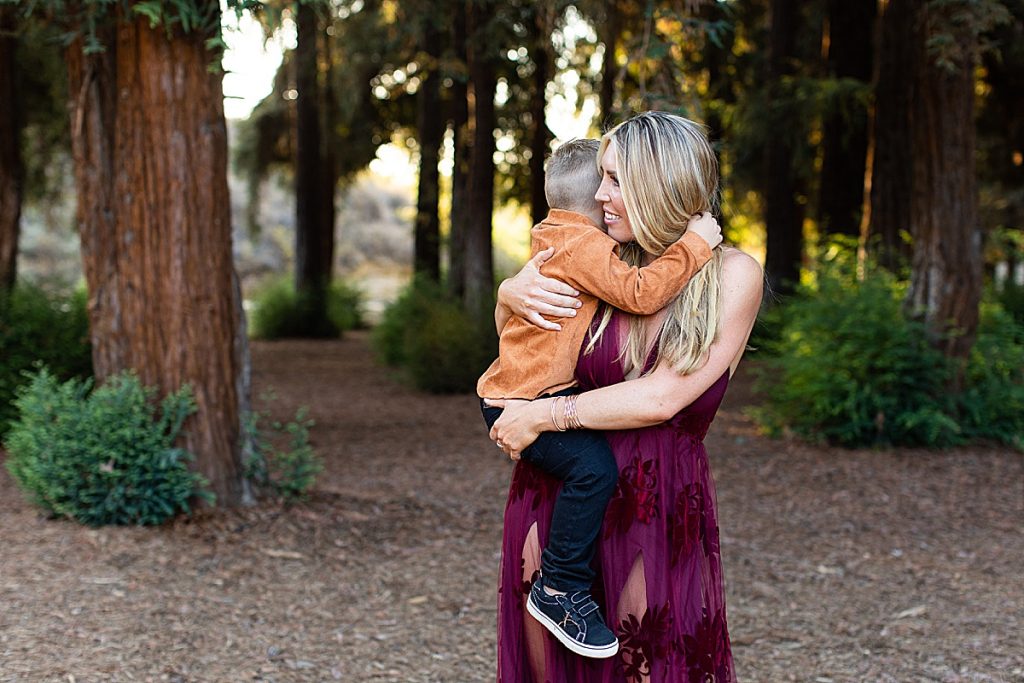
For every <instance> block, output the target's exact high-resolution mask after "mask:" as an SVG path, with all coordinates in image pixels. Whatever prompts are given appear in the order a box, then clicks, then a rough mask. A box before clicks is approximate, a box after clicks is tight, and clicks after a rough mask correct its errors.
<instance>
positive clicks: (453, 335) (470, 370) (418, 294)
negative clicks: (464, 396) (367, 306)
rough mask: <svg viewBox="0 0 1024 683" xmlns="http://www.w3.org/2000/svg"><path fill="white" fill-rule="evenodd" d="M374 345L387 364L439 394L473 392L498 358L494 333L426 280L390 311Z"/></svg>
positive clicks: (407, 291)
mask: <svg viewBox="0 0 1024 683" xmlns="http://www.w3.org/2000/svg"><path fill="white" fill-rule="evenodd" d="M490 322H491V321H490V320H488V321H487V323H490ZM373 345H374V349H375V350H376V352H377V355H378V357H379V358H380V360H381V361H382V362H383V363H385V364H386V365H388V366H391V367H400V368H403V369H404V370H405V372H406V373H407V375H408V377H409V379H410V381H411V382H412V383H413V385H414V386H416V387H417V388H419V389H422V390H424V391H429V392H432V393H438V394H450V393H461V392H468V391H473V389H474V388H475V387H476V381H477V378H479V376H480V374H481V373H482V372H483V371H484V370H485V369H486V368H487V366H488V364H490V362H491V360H493V358H494V356H495V355H496V354H497V345H496V336H495V334H494V332H493V331H492V330H491V329H489V328H488V329H482V328H481V327H480V326H479V325H478V324H477V323H476V322H474V321H473V319H472V318H471V317H470V316H469V315H468V314H466V312H465V311H464V310H463V309H462V307H461V306H460V305H459V304H458V303H456V302H455V301H453V300H452V299H451V298H450V297H449V296H448V295H447V294H446V293H445V292H444V290H443V289H442V288H441V287H440V286H439V285H437V284H434V283H430V282H426V281H421V280H416V281H414V282H413V283H412V284H411V285H410V286H409V287H407V288H406V289H405V291H404V292H403V293H402V295H401V296H400V297H399V298H398V299H397V300H396V301H395V303H393V304H392V305H391V306H389V307H388V308H387V310H385V311H384V315H383V316H382V318H381V322H380V324H379V325H378V326H377V327H376V328H375V329H374V333H373Z"/></svg>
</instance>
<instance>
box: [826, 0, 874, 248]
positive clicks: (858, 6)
mask: <svg viewBox="0 0 1024 683" xmlns="http://www.w3.org/2000/svg"><path fill="white" fill-rule="evenodd" d="M876 5H877V0H829V3H828V12H829V50H828V72H829V76H830V77H831V78H837V79H839V78H843V79H855V80H858V81H862V82H863V83H864V84H865V85H866V84H868V83H869V82H870V81H871V57H872V36H873V33H874V23H875V7H876ZM823 129H824V130H823V136H822V148H823V155H822V164H821V186H820V189H819V194H818V225H819V226H820V229H821V231H822V232H823V233H833V234H842V235H851V236H855V237H856V236H858V235H859V234H860V222H861V210H862V207H863V205H864V165H865V160H866V159H867V150H868V112H867V106H866V105H865V104H862V103H861V102H859V101H856V100H854V99H852V98H848V99H846V100H845V101H843V102H842V103H840V107H839V108H838V109H837V110H835V111H833V112H832V113H831V114H830V115H829V116H828V117H827V118H826V120H825V122H824V126H823Z"/></svg>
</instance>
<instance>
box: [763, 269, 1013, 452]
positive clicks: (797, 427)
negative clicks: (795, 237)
mask: <svg viewBox="0 0 1024 683" xmlns="http://www.w3.org/2000/svg"><path fill="white" fill-rule="evenodd" d="M869 272H870V275H869V276H868V277H867V278H865V279H864V280H863V281H858V280H857V278H856V276H855V270H854V263H853V256H852V254H849V253H846V252H841V251H840V252H833V253H832V254H831V258H830V259H828V260H825V261H823V262H822V263H821V264H820V266H819V269H818V272H817V274H816V285H815V286H813V287H812V286H805V287H803V288H802V289H801V291H800V292H799V293H798V296H796V297H794V298H793V299H792V300H791V301H790V302H788V303H787V304H785V306H783V309H784V310H782V311H781V312H780V313H778V314H777V315H778V316H779V317H778V319H779V320H781V321H782V322H781V327H780V334H779V339H778V341H777V342H775V343H773V344H772V346H771V348H770V349H769V351H770V353H771V356H770V357H769V358H767V359H766V360H765V362H764V365H763V366H762V367H761V371H760V373H759V380H758V384H759V389H761V390H762V391H763V392H764V395H765V396H769V397H770V399H769V400H767V401H766V402H765V403H764V404H763V405H762V406H760V407H759V408H758V409H757V410H755V416H756V418H757V419H758V421H759V422H760V423H761V424H762V426H764V427H766V428H767V429H768V431H769V432H770V433H776V434H777V433H779V432H781V431H783V430H787V429H788V430H791V431H793V432H795V433H796V434H798V435H800V436H803V437H805V438H810V439H812V440H815V441H824V442H828V443H832V444H838V445H842V446H849V447H858V446H874V445H899V446H929V447H946V446H951V445H955V444H959V443H964V442H965V441H967V440H971V439H979V438H984V439H996V440H998V441H1001V442H1003V443H1007V444H1014V445H1017V446H1018V447H1019V446H1020V444H1021V437H1022V435H1024V385H1022V383H1021V382H1022V373H1024V369H1022V367H1024V336H1022V333H1021V330H1020V327H1019V326H1016V325H1015V324H1014V323H1013V320H1012V319H1011V318H1010V316H1008V315H1007V314H1006V313H1004V312H1002V311H1001V310H1000V309H999V308H998V307H997V306H986V307H985V315H984V324H983V325H982V327H981V329H980V330H979V335H978V340H977V342H976V345H975V348H974V351H973V354H972V357H971V360H970V362H969V364H968V366H967V372H966V374H965V381H964V387H965V388H964V390H963V391H962V392H961V393H960V394H959V395H952V394H950V393H949V389H948V388H949V385H950V379H951V378H952V376H953V375H952V373H953V371H954V368H953V365H952V363H951V362H950V361H949V360H948V359H947V358H946V357H945V356H943V355H942V354H941V353H939V352H938V351H937V350H936V349H934V348H933V347H932V346H931V345H930V344H929V343H928V336H927V334H926V331H925V328H924V325H923V323H921V322H920V321H917V320H912V319H909V318H908V317H907V316H906V315H905V313H904V311H903V300H904V297H905V294H906V283H904V282H900V281H898V280H897V279H896V278H895V277H893V276H892V275H891V274H889V273H887V272H886V271H884V270H881V269H876V268H869Z"/></svg>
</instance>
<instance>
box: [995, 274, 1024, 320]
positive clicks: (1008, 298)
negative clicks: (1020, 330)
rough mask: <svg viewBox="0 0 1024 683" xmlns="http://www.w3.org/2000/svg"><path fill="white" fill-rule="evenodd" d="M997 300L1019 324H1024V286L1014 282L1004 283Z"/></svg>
mask: <svg viewBox="0 0 1024 683" xmlns="http://www.w3.org/2000/svg"><path fill="white" fill-rule="evenodd" d="M997 300H998V302H999V305H1000V306H1001V307H1002V308H1003V310H1005V311H1006V312H1007V313H1009V314H1010V316H1011V317H1012V318H1013V319H1014V320H1015V321H1016V323H1017V324H1018V325H1024V286H1022V285H1018V284H1015V283H1013V282H1006V283H1004V285H1003V288H1002V289H1001V290H1000V291H999V294H998V295H997Z"/></svg>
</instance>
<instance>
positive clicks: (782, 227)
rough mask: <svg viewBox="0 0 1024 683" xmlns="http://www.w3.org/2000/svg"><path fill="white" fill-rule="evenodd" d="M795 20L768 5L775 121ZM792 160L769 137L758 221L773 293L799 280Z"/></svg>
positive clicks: (792, 54)
mask: <svg viewBox="0 0 1024 683" xmlns="http://www.w3.org/2000/svg"><path fill="white" fill-rule="evenodd" d="M799 18H800V9H799V5H798V4H797V3H796V2H795V0H772V3H771V27H770V30H769V37H768V40H769V45H768V98H769V107H770V108H773V109H774V110H775V111H776V114H775V116H779V114H780V113H781V112H783V111H784V107H782V105H779V104H776V103H777V102H778V100H779V99H780V97H781V95H782V93H781V83H782V79H783V78H784V77H785V76H788V75H792V73H793V62H794V60H795V58H796V37H797V33H798V30H799ZM780 118H784V117H780ZM776 123H777V124H778V126H779V127H780V128H779V129H780V130H781V127H782V126H784V125H785V122H784V121H777V122H776ZM792 156H793V150H792V149H791V144H790V142H789V139H788V137H787V136H786V135H784V134H779V135H771V136H770V137H769V141H768V146H767V149H766V150H765V166H766V169H765V178H766V185H765V190H764V207H765V208H764V218H765V226H766V229H767V232H768V235H767V240H766V242H767V244H766V254H765V270H766V271H767V276H768V283H769V285H770V286H771V287H772V289H774V290H775V291H776V292H779V293H788V292H792V291H793V288H794V287H795V285H796V284H797V283H798V282H799V281H800V266H801V262H802V259H803V245H804V237H803V208H802V205H801V204H800V203H799V202H798V201H797V192H798V189H799V187H798V183H797V181H796V178H795V175H794V172H793V168H792V162H791V159H792Z"/></svg>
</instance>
